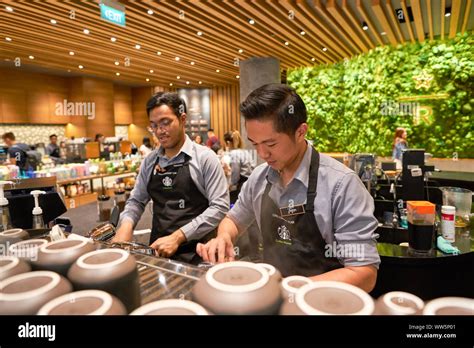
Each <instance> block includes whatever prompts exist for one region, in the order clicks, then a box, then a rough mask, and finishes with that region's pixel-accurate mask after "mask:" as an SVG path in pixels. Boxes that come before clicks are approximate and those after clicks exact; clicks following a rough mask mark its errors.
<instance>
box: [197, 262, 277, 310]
mask: <svg viewBox="0 0 474 348" xmlns="http://www.w3.org/2000/svg"><path fill="white" fill-rule="evenodd" d="M192 296H193V300H194V301H196V302H197V303H199V304H200V305H202V306H203V307H205V308H206V309H207V310H209V311H210V312H212V313H214V314H253V315H259V314H277V313H278V310H279V307H280V304H281V296H280V287H279V284H278V282H277V281H276V279H275V278H271V277H270V276H269V274H268V271H267V269H265V268H264V267H262V266H260V265H257V264H254V263H251V262H243V261H235V262H227V263H221V264H218V265H216V266H214V267H212V268H211V269H209V270H208V271H207V273H206V274H205V275H204V276H203V277H201V279H200V280H199V281H198V282H197V283H196V285H195V286H194V288H193V291H192Z"/></svg>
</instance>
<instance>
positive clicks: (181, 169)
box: [147, 155, 215, 264]
mask: <svg viewBox="0 0 474 348" xmlns="http://www.w3.org/2000/svg"><path fill="white" fill-rule="evenodd" d="M189 159H190V157H189V156H188V155H186V159H185V162H184V163H180V164H174V165H170V166H168V167H166V168H164V169H162V170H161V171H160V170H159V169H160V167H159V166H158V162H159V157H158V158H157V160H156V163H155V169H154V170H153V171H152V173H151V177H150V180H149V182H148V186H147V190H148V194H149V195H150V197H151V199H152V200H153V224H152V230H151V236H150V244H152V243H153V242H154V241H155V240H157V239H158V238H161V237H165V236H168V235H170V234H172V233H173V232H175V231H176V230H178V229H179V228H180V227H182V226H184V225H186V224H187V223H189V222H190V221H191V220H193V219H194V218H195V217H196V216H198V215H200V214H201V213H202V212H204V211H205V210H206V209H207V208H208V207H209V202H208V200H207V198H206V197H204V195H203V194H202V193H201V192H200V191H199V189H198V188H197V187H196V184H195V183H194V181H193V180H192V178H191V174H190V173H189ZM214 235H215V233H212V232H211V233H209V234H208V235H206V236H205V237H204V238H203V239H201V240H192V241H187V242H185V243H183V244H181V245H180V246H179V247H178V250H177V251H176V253H175V255H174V256H173V257H172V258H174V259H177V260H180V261H185V262H190V263H194V264H197V263H199V262H200V260H201V259H200V257H199V256H197V255H196V244H197V243H198V242H205V241H207V240H209V239H210V237H212V236H214Z"/></svg>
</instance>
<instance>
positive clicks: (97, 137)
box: [94, 133, 104, 141]
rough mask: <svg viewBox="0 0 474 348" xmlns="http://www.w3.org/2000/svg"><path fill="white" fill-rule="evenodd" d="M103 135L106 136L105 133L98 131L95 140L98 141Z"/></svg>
mask: <svg viewBox="0 0 474 348" xmlns="http://www.w3.org/2000/svg"><path fill="white" fill-rule="evenodd" d="M103 136H104V135H103V134H102V133H97V134H96V135H95V140H94V141H98V140H99V138H102V137H103Z"/></svg>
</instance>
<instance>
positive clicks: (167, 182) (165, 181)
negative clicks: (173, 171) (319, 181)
mask: <svg viewBox="0 0 474 348" xmlns="http://www.w3.org/2000/svg"><path fill="white" fill-rule="evenodd" d="M172 184H173V180H172V179H171V178H170V177H169V176H166V177H165V178H164V179H163V185H165V186H166V187H171V185H172Z"/></svg>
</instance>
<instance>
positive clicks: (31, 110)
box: [27, 89, 49, 124]
mask: <svg viewBox="0 0 474 348" xmlns="http://www.w3.org/2000/svg"><path fill="white" fill-rule="evenodd" d="M27 99H28V105H27V112H28V121H29V122H30V123H39V124H45V123H48V121H49V100H48V94H47V93H43V92H42V91H39V90H37V89H32V90H29V91H28V92H27Z"/></svg>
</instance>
